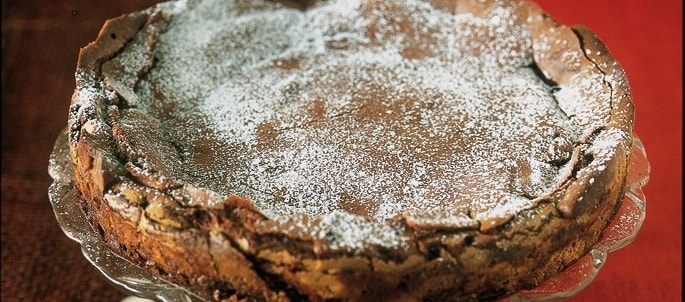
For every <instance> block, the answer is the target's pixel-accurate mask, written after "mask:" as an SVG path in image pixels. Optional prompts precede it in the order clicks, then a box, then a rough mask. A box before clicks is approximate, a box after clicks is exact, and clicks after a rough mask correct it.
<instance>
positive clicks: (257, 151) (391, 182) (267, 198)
mask: <svg viewBox="0 0 685 302" xmlns="http://www.w3.org/2000/svg"><path fill="white" fill-rule="evenodd" d="M215 2H221V5H217V3H215ZM447 2H449V3H451V4H449V5H448V4H442V2H439V1H436V3H428V2H424V1H417V0H409V1H403V2H397V3H392V2H391V3H386V2H385V1H343V0H339V1H325V2H321V3H317V4H314V5H312V6H311V7H308V8H307V9H299V8H294V7H290V6H287V5H283V4H278V3H274V2H267V1H248V2H242V1H218V0H207V1H177V2H169V3H164V4H160V5H159V6H158V7H156V8H155V9H153V10H150V11H148V13H149V14H150V16H151V17H150V18H149V19H147V20H146V21H145V22H144V23H141V25H140V29H139V31H137V33H136V34H135V35H131V38H130V40H129V41H127V43H126V44H125V45H124V46H122V51H120V52H117V53H116V55H114V56H111V57H110V58H108V59H107V60H105V61H103V63H102V69H101V73H102V82H103V83H104V84H103V86H105V87H108V89H105V90H104V91H102V90H98V89H96V88H94V86H92V85H81V86H79V87H77V91H76V93H75V99H78V100H84V99H92V98H94V95H97V94H100V95H101V96H102V97H103V98H109V99H111V98H115V97H114V96H113V94H115V95H116V98H119V99H120V100H123V105H121V106H120V107H121V108H122V109H121V110H120V113H119V115H118V116H117V122H116V123H117V125H119V128H118V129H120V132H119V136H118V137H119V139H120V140H123V141H124V142H125V143H122V144H121V145H125V146H124V147H122V146H121V145H120V146H119V147H118V148H119V149H120V150H121V149H124V151H123V153H125V154H127V156H128V157H129V161H130V162H131V163H132V165H133V166H134V168H132V169H134V170H135V169H138V170H142V171H147V172H149V173H150V174H152V175H155V177H157V178H158V179H171V180H173V181H174V182H176V183H182V184H187V185H191V186H195V187H201V188H207V189H209V190H211V191H213V192H216V193H217V194H219V195H223V196H228V195H235V196H239V197H243V198H246V199H248V200H250V201H251V202H252V203H253V204H254V206H255V207H256V208H257V209H259V211H261V212H262V213H263V214H264V215H265V216H266V217H269V218H273V219H276V220H277V221H283V222H284V223H285V222H287V221H290V220H291V219H292V217H295V216H297V215H302V214H304V215H306V216H309V217H318V218H319V219H320V221H321V222H322V223H323V224H325V223H324V222H326V221H328V222H330V225H336V226H340V225H344V224H340V223H337V222H339V219H346V220H348V221H356V220H363V221H366V222H367V223H372V224H375V225H379V228H382V227H381V226H380V225H382V222H384V221H387V220H390V219H393V218H394V217H398V216H403V217H404V218H405V219H409V220H413V221H414V222H416V223H418V224H456V225H460V226H471V225H472V224H473V222H474V221H480V223H481V224H482V223H483V222H484V221H500V220H506V219H508V218H511V217H512V216H513V215H515V214H516V213H519V212H520V211H522V210H525V209H529V208H532V207H534V206H535V205H536V204H538V203H539V202H542V201H549V200H552V199H553V198H554V196H556V195H555V194H556V193H558V192H559V190H560V188H562V187H564V186H566V184H567V183H568V182H569V180H570V179H571V178H582V175H583V169H585V167H582V169H581V168H579V164H578V163H579V160H580V159H579V158H578V154H579V152H581V151H582V152H590V153H592V155H593V160H592V162H591V163H590V164H587V163H584V165H594V166H595V168H597V167H601V165H602V164H603V161H605V160H606V159H609V158H610V157H611V156H612V155H613V153H612V150H613V148H615V146H616V145H618V144H619V142H621V141H622V140H625V137H626V133H625V132H624V131H611V129H610V131H606V132H603V134H602V135H597V132H598V129H606V128H608V127H607V125H609V124H610V123H611V113H612V110H614V109H613V108H612V103H611V100H612V99H613V98H615V96H614V95H613V93H614V90H612V87H609V88H607V83H611V79H610V78H607V77H611V74H607V73H606V72H604V71H602V70H601V69H600V68H598V66H599V64H598V63H596V62H594V61H592V60H590V59H588V55H591V54H588V53H587V50H586V49H583V48H582V45H580V43H579V42H578V41H577V40H576V41H575V43H579V44H578V45H577V47H574V46H573V45H564V47H565V48H563V49H564V51H562V52H560V53H559V54H558V57H560V58H562V59H563V60H564V64H566V66H571V67H572V68H575V69H576V70H574V74H576V75H578V76H576V77H573V76H569V75H568V74H566V73H564V72H563V71H554V70H552V71H550V69H552V68H548V67H546V66H542V67H541V66H540V64H539V63H540V62H542V63H544V62H546V61H547V60H550V58H546V57H544V55H540V53H543V54H545V53H554V52H553V51H550V50H549V48H551V47H558V45H556V43H558V41H559V40H556V39H553V37H555V36H554V34H553V33H552V34H549V35H550V38H545V35H544V34H540V33H539V32H536V31H537V30H538V29H537V28H536V27H535V24H536V23H535V22H539V23H543V22H546V21H544V20H541V19H540V18H543V17H541V15H536V14H533V13H535V12H536V11H534V10H531V8H529V7H528V6H526V5H524V4H520V3H517V2H507V1H503V2H498V1H494V2H493V4H491V5H490V6H488V7H487V9H480V8H478V9H475V8H476V7H478V5H479V4H478V2H468V1H464V2H459V1H457V2H453V3H452V2H450V1H447ZM459 3H462V4H463V5H461V6H460V4H459ZM217 8H219V9H217ZM531 24H532V25H531ZM545 24H547V23H545ZM559 29H562V27H559ZM551 30H552V32H554V28H552V29H551ZM541 37H542V38H541ZM114 38H115V36H112V39H114ZM562 41H563V40H562ZM572 42H573V41H572ZM564 43H569V42H568V41H566V42H564ZM568 49H570V50H568ZM555 58H556V57H555ZM567 63H568V64H567ZM574 64H575V65H574ZM77 77H80V78H81V79H84V78H86V77H87V75H85V74H77ZM82 83H85V81H82ZM609 86H610V85H609ZM95 98H97V97H95ZM93 127H95V128H98V124H97V122H95V126H93ZM590 142H592V144H589V143H590ZM130 169H131V168H130ZM138 170H136V171H138ZM588 179H589V180H588V181H589V182H592V181H593V180H592V179H590V178H588ZM198 202H199V201H198ZM333 221H337V222H336V223H333ZM495 223H499V222H495ZM349 225H355V224H348V226H349ZM353 229H355V228H353ZM360 230H368V231H373V230H374V229H373V228H356V231H355V230H352V231H349V230H348V231H345V232H346V233H349V234H350V236H352V234H357V235H359V236H361V235H363V234H364V233H363V232H360ZM381 233H383V232H381ZM360 234H361V235H360ZM385 234H386V235H387V234H389V235H387V236H386V237H388V238H390V237H393V236H395V235H394V234H395V233H393V232H391V231H389V232H385ZM367 235H368V234H367ZM364 236H366V235H364ZM366 237H367V238H369V236H366ZM371 237H373V236H371ZM378 238H381V239H379V240H382V238H385V237H383V236H381V235H378ZM388 240H391V241H395V240H396V239H393V238H390V239H388ZM352 241H354V240H351V241H350V242H352ZM355 242H356V241H355Z"/></svg>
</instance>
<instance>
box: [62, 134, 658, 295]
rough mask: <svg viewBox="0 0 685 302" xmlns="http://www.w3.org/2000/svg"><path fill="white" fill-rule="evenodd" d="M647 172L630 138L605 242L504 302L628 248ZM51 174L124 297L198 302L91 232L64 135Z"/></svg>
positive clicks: (569, 289) (68, 230)
mask: <svg viewBox="0 0 685 302" xmlns="http://www.w3.org/2000/svg"><path fill="white" fill-rule="evenodd" d="M649 170H650V167H649V162H648V160H647V155H646V153H645V149H644V146H643V145H642V142H641V141H640V139H639V138H638V137H634V144H633V152H632V159H631V164H630V170H629V173H628V180H627V181H628V192H627V193H626V194H625V198H624V200H623V203H622V206H621V208H620V209H619V211H618V213H617V215H616V217H615V218H614V220H613V221H612V223H611V224H610V226H609V227H608V228H607V229H606V231H605V233H604V237H603V239H602V240H601V241H600V242H598V243H597V244H596V245H595V246H594V248H593V249H592V251H591V252H590V253H588V254H587V255H586V256H584V257H583V258H581V259H580V260H578V261H577V262H575V264H573V265H571V266H570V267H568V268H567V269H565V270H564V271H562V272H561V273H559V274H558V275H557V276H555V277H554V278H552V279H550V280H547V281H546V282H545V283H543V284H541V285H540V286H538V287H536V288H534V289H532V290H525V291H521V292H518V293H516V294H514V295H513V296H510V297H507V298H505V299H504V300H503V301H508V302H520V301H556V300H563V299H565V298H568V297H571V296H573V295H575V294H577V293H578V292H580V291H581V290H582V289H583V288H585V287H586V286H587V285H588V284H590V283H591V282H592V281H593V280H594V279H595V277H596V276H597V273H598V272H599V270H600V269H601V268H602V266H603V265H604V263H605V262H606V260H607V255H608V253H609V252H611V251H615V250H617V249H620V248H622V247H624V246H626V245H628V244H629V243H631V242H632V241H633V239H635V236H636V235H637V232H638V231H639V230H640V227H641V226H642V222H643V221H644V219H645V213H646V212H645V211H646V201H645V196H644V194H643V192H642V187H643V186H644V185H645V184H647V181H648V180H649ZM49 173H50V176H51V177H52V178H53V180H54V182H53V184H52V185H51V186H50V188H49V197H50V202H51V203H52V208H53V210H54V212H55V216H56V218H57V221H58V223H59V225H60V227H61V228H62V231H64V233H65V234H66V235H67V236H68V237H69V238H71V239H73V240H74V241H76V242H78V243H80V244H81V251H82V253H83V255H84V256H85V257H86V259H87V260H88V261H89V262H90V263H91V264H92V265H93V266H95V268H97V270H99V271H100V273H102V275H103V276H104V277H105V278H106V279H107V280H108V281H109V282H110V283H112V284H113V285H114V286H115V287H117V288H119V289H120V290H122V291H124V292H126V293H128V294H131V295H134V296H136V297H140V298H144V299H150V300H155V301H163V302H172V301H174V302H175V301H187V302H196V301H197V302H200V301H202V299H201V298H200V297H198V296H196V295H194V294H193V293H191V292H188V291H187V290H185V289H183V288H181V287H179V286H177V285H174V284H172V283H169V282H167V281H165V280H163V279H161V278H159V277H157V276H155V275H153V274H151V273H149V272H147V271H145V270H143V269H142V268H140V267H138V266H136V265H135V264H133V263H131V262H129V261H128V260H126V259H124V258H122V257H120V256H119V255H117V254H115V253H114V252H113V251H112V250H110V249H109V248H108V247H107V246H106V244H105V243H104V242H103V241H102V240H101V239H100V238H99V236H98V235H97V234H96V233H95V232H94V231H93V229H92V228H91V226H90V225H89V223H88V221H87V220H86V218H85V216H84V214H83V212H82V210H81V208H80V206H79V204H80V200H79V197H78V196H77V195H76V194H75V191H74V186H73V173H72V171H71V168H70V162H69V150H68V147H67V134H66V132H63V133H62V134H61V135H60V136H59V137H58V139H57V141H56V142H55V148H54V150H53V152H52V154H51V155H50V163H49Z"/></svg>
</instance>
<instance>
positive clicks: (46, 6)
mask: <svg viewBox="0 0 685 302" xmlns="http://www.w3.org/2000/svg"><path fill="white" fill-rule="evenodd" d="M154 2H155V1H151V0H145V1H143V0H126V1H87V0H65V1H19V0H7V1H5V0H3V2H2V151H3V152H2V190H1V192H2V199H1V204H2V300H3V301H118V300H120V299H121V298H123V297H124V296H125V295H124V294H122V293H120V292H118V291H116V290H115V289H113V288H112V287H111V286H110V285H109V284H107V283H106V282H105V281H104V280H103V279H102V277H101V276H100V275H99V274H98V273H97V271H96V270H95V268H93V267H92V266H90V265H89V264H88V263H87V262H86V261H85V259H84V258H83V257H82V256H81V254H80V250H79V247H78V245H77V244H76V243H74V242H73V241H71V240H70V239H68V238H67V237H66V236H64V234H63V233H62V232H61V230H60V229H59V227H58V225H57V223H56V222H55V219H54V216H53V214H52V209H51V207H50V205H49V202H48V199H47V187H48V186H49V184H50V183H51V180H50V177H49V176H48V175H47V160H48V155H49V153H50V151H51V148H52V144H53V143H54V139H55V137H56V136H57V134H58V132H59V130H60V129H61V128H62V127H64V125H65V123H66V116H67V108H68V106H69V98H70V96H71V92H72V90H73V85H74V76H73V73H74V67H75V66H76V59H77V54H78V49H79V48H80V47H82V46H84V45H86V44H87V43H88V42H90V41H92V40H93V39H94V38H95V36H96V35H97V32H98V30H99V28H100V26H101V25H102V23H103V22H104V20H105V19H107V18H111V17H115V16H117V15H119V14H121V13H124V12H129V11H134V10H138V9H142V8H145V7H147V6H149V5H151V4H152V3H154ZM537 2H538V3H539V4H540V5H541V6H542V7H543V9H545V10H547V11H548V12H549V14H550V15H551V16H552V17H554V18H555V19H557V20H558V21H560V22H561V23H564V24H568V25H574V24H583V25H586V26H587V27H589V28H591V29H592V30H593V31H595V32H596V33H597V34H598V35H599V37H600V38H601V39H602V40H603V41H604V42H605V44H606V45H607V46H608V48H609V50H610V51H611V52H612V53H613V55H614V56H615V57H616V58H617V59H618V61H619V62H620V63H621V65H622V66H623V67H624V69H625V70H626V73H627V75H628V79H629V82H630V85H631V87H632V94H633V98H634V101H635V107H636V120H635V124H636V126H635V131H636V133H637V135H639V137H640V138H641V139H642V140H643V142H644V144H645V146H646V149H647V154H648V158H649V160H650V162H651V166H652V173H651V180H650V182H649V183H648V184H647V186H646V188H645V189H644V191H645V194H646V196H647V218H646V221H645V223H644V225H643V227H642V230H641V231H640V233H639V235H638V236H637V238H636V239H635V241H634V242H633V243H632V244H631V245H629V246H627V247H625V248H623V249H621V250H619V251H616V252H613V253H611V254H610V255H609V258H608V261H607V263H606V265H605V266H604V268H603V269H602V270H601V271H600V273H599V275H598V277H597V279H596V280H595V281H594V282H593V283H592V284H591V285H590V286H589V287H588V288H587V289H585V290H584V291H582V292H581V293H580V294H579V295H577V296H576V297H573V298H571V299H570V300H571V301H588V300H592V301H595V300H598V301H680V300H681V295H682V284H681V282H682V268H681V265H682V260H681V253H682V246H681V245H682V238H681V237H682V214H681V213H682V203H681V201H682V186H681V181H682V147H681V144H682V128H681V126H682V101H683V96H682V84H681V82H682V29H681V28H682V20H683V17H682V1H679V0H662V1H644V0H635V1H628V0H604V1H596V0H575V1H562V0H538V1H537ZM39 3H40V4H39Z"/></svg>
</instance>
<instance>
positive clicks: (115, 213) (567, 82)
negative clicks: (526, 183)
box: [69, 1, 633, 301]
mask: <svg viewBox="0 0 685 302" xmlns="http://www.w3.org/2000/svg"><path fill="white" fill-rule="evenodd" d="M433 5H435V6H436V7H439V8H441V9H444V10H447V11H452V12H454V13H455V14H473V15H485V16H487V14H488V12H489V11H490V10H491V9H492V7H497V6H506V7H515V8H516V11H517V12H518V14H520V15H519V18H520V20H525V21H521V22H524V25H525V28H526V29H527V30H528V31H529V32H530V34H531V37H532V48H533V52H532V54H533V56H534V63H535V68H537V69H538V70H539V73H540V74H541V76H542V77H544V80H545V81H547V82H549V83H552V84H553V85H554V86H556V87H559V88H561V89H563V88H564V87H585V86H588V85H590V86H592V89H588V90H586V91H587V92H586V93H581V94H580V95H579V96H574V97H573V98H569V97H567V96H564V95H562V94H559V95H556V96H555V97H556V100H557V102H558V103H559V106H560V107H561V108H562V110H563V109H564V108H567V107H565V106H566V104H567V102H578V101H580V102H583V103H585V104H587V106H588V107H592V108H595V107H594V106H596V108H607V114H605V115H599V116H597V117H595V116H593V115H590V116H584V115H583V114H585V113H583V112H572V111H570V110H568V112H567V115H569V117H570V118H578V119H587V123H589V124H591V125H593V127H588V128H587V133H583V138H582V139H581V140H580V141H579V142H577V144H576V146H575V149H574V150H573V152H572V156H571V158H570V159H569V162H571V163H573V164H572V165H569V167H570V168H569V169H568V171H567V174H566V176H565V177H563V178H562V179H563V180H562V181H560V183H559V184H558V187H557V188H556V189H555V190H554V191H553V192H551V193H550V194H548V195H545V196H542V197H540V200H539V201H538V202H537V206H536V207H533V208H530V209H525V210H522V211H520V212H518V213H516V214H515V215H508V216H505V217H496V218H492V219H484V220H483V219H482V220H478V219H474V218H473V217H470V216H469V215H468V213H467V214H463V215H462V214H460V215H456V216H455V215H453V214H450V213H447V214H445V213H442V212H425V213H421V212H419V213H417V212H413V213H407V214H404V215H399V216H397V217H396V218H394V219H391V220H389V221H387V222H383V223H380V222H373V221H369V220H368V219H366V218H364V217H362V216H355V217H356V218H349V217H347V216H346V217H344V219H343V218H340V219H338V220H335V219H333V218H330V217H308V216H307V215H295V216H292V217H285V218H281V219H270V218H267V217H266V216H265V215H264V214H263V213H262V212H260V210H259V209H258V208H256V207H255V205H254V203H253V202H252V201H251V200H248V199H245V198H240V197H237V196H233V195H221V194H218V193H215V192H214V191H212V190H210V189H206V188H201V187H197V186H194V185H190V184H188V183H187V182H184V181H183V180H184V179H186V178H187V177H188V176H187V175H183V173H180V172H177V171H182V169H177V168H175V165H179V163H180V162H181V161H180V160H179V156H180V155H179V152H178V147H177V146H175V145H174V144H173V143H172V142H170V141H168V140H167V139H166V137H165V135H164V134H163V133H162V132H160V131H159V130H158V129H159V125H158V123H159V121H158V120H157V119H155V118H151V117H150V116H149V115H147V114H145V113H144V112H141V111H139V110H138V109H137V108H136V104H137V100H136V96H135V93H132V92H133V90H134V89H133V88H134V86H135V79H134V81H133V82H131V81H130V79H125V78H123V79H122V80H118V79H119V78H117V72H120V71H121V70H122V68H123V67H121V66H117V65H116V64H113V63H110V62H111V61H110V59H111V58H112V57H114V56H116V55H117V54H118V53H119V52H121V51H122V50H123V49H124V48H125V47H126V45H127V43H133V42H131V41H133V40H134V38H135V37H136V35H137V34H138V33H139V32H141V33H142V35H146V36H145V39H140V41H142V42H140V43H148V44H146V45H147V46H146V47H147V48H148V49H152V48H154V46H155V45H154V43H156V37H157V35H158V34H159V33H160V32H162V31H163V30H164V27H165V26H166V25H167V24H168V22H167V18H168V15H167V10H171V9H170V8H169V7H168V6H163V5H162V6H158V7H155V8H151V9H149V10H146V11H143V12H138V13H134V14H131V15H126V16H122V17H120V18H117V19H112V20H110V21H108V22H107V23H106V24H105V25H104V27H103V29H102V30H101V32H100V34H99V36H98V39H97V40H96V41H95V42H94V43H91V44H90V45H88V46H87V47H85V48H84V49H83V50H82V52H81V55H80V58H79V65H78V70H77V92H75V94H74V97H73V100H72V108H71V111H70V112H71V113H70V118H69V129H70V156H71V159H72V164H73V168H74V171H75V183H76V186H77V190H78V191H79V193H80V195H81V197H82V199H83V200H84V204H83V206H84V211H85V212H86V214H87V216H88V218H89V220H90V222H91V224H92V225H93V226H94V228H96V229H98V230H99V232H100V234H101V235H102V236H103V238H104V239H105V241H106V242H107V243H108V245H109V246H110V247H112V248H113V249H114V250H115V251H117V252H118V253H120V254H122V255H123V256H125V257H126V258H128V259H129V260H131V261H133V262H134V263H137V264H138V265H140V266H142V267H145V268H146V269H149V270H151V271H153V272H155V273H157V274H158V275H160V276H161V277H163V278H165V279H168V280H170V281H172V282H174V283H177V284H179V285H181V286H183V287H186V288H188V289H190V290H191V291H193V292H194V293H196V294H198V295H199V296H201V297H203V298H205V299H207V300H215V301H223V300H227V301H236V300H243V299H245V300H247V299H255V300H264V301H298V300H305V299H308V300H312V301H322V300H328V299H331V300H346V301H356V300H369V301H380V300H388V301H417V300H428V301H431V300H439V301H461V300H464V301H470V300H494V299H498V298H502V297H505V296H507V295H510V294H512V293H514V292H516V291H519V290H521V289H525V288H532V287H535V286H537V285H538V284H540V283H541V282H542V281H544V280H546V279H547V278H549V277H551V276H553V275H555V274H556V273H557V272H559V271H560V270H561V269H563V268H564V267H566V266H568V265H569V264H570V263H572V262H573V261H575V260H576V259H578V258H579V257H580V256H582V255H584V254H586V253H587V252H588V251H589V250H590V248H591V247H592V245H593V244H594V242H596V241H597V240H598V238H600V235H601V233H602V231H603V229H604V228H605V226H606V224H607V223H608V222H609V221H610V218H611V217H612V216H613V214H614V211H615V209H616V208H617V207H618V205H619V203H620V201H621V199H622V196H623V193H624V185H625V184H624V182H625V175H626V174H627V167H628V159H629V158H630V154H629V152H630V147H631V146H630V144H631V133H632V124H633V121H632V119H633V108H632V102H631V96H630V92H629V87H628V85H627V81H626V79H625V75H624V73H623V70H622V69H621V67H620V66H619V65H618V64H617V63H616V62H615V61H614V59H613V58H612V57H611V55H610V54H609V52H608V51H607V50H606V48H605V47H604V45H603V44H602V43H601V41H600V40H599V39H598V38H597V37H596V36H595V35H594V34H593V33H592V32H591V31H589V30H588V29H586V28H583V27H574V28H569V27H566V26H563V25H560V24H558V23H556V22H555V21H554V20H552V19H551V18H549V17H548V16H547V15H546V14H544V12H542V11H541V10H540V8H539V7H537V6H535V5H534V4H531V3H526V2H524V3H520V2H514V1H434V3H433ZM151 29H152V30H151ZM136 43H137V42H136ZM420 54H421V52H419V51H415V50H407V55H410V56H415V55H420ZM150 64H152V60H148V61H147V63H143V64H139V65H136V66H134V67H133V68H134V69H136V70H137V71H136V73H139V74H144V73H145V71H146V70H148V69H149V68H150V66H151V65H150ZM293 64H294V63H293ZM295 65H296V64H295ZM295 65H294V66H295ZM588 78H590V79H595V78H596V79H600V81H601V82H602V85H600V87H601V88H599V89H598V88H596V82H588V81H586V80H585V79H588ZM84 87H85V88H88V89H94V90H95V91H92V90H88V89H86V90H84V89H80V88H84ZM600 111H601V110H600ZM262 130H263V133H264V134H265V135H267V136H268V135H269V133H270V132H269V129H262ZM272 130H273V129H272ZM610 140H619V141H620V143H618V144H617V145H616V146H615V149H614V150H612V153H611V154H612V155H611V156H609V157H608V158H602V160H601V162H600V160H599V159H600V158H601V155H602V154H603V153H602V152H603V150H602V149H601V147H602V146H603V142H606V141H610ZM141 142H145V143H144V144H141ZM600 164H601V167H602V168H599V166H600ZM588 183H594V184H595V185H594V186H589V185H588ZM441 215H444V217H445V219H438V218H436V217H442V216H441ZM424 216H430V217H431V219H429V220H426V219H424V218H425V217H424ZM334 218H335V217H334ZM331 219H332V220H331ZM352 220H353V221H357V220H359V221H363V223H364V224H363V225H364V227H365V228H368V229H370V230H372V231H378V233H381V234H384V235H383V236H385V237H382V236H381V237H382V238H381V237H379V238H376V239H377V241H372V240H369V241H360V243H359V244H360V246H359V248H355V249H352V250H350V249H341V248H336V247H335V243H334V241H333V240H332V239H331V236H333V235H334V234H332V233H330V231H328V232H327V229H326V226H327V225H331V224H339V223H343V224H344V223H346V222H350V221H352ZM387 230H390V231H387ZM321 234H323V235H321ZM393 236H394V237H393ZM397 238H402V239H401V240H400V239H397ZM388 243H394V244H395V246H392V247H388Z"/></svg>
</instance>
